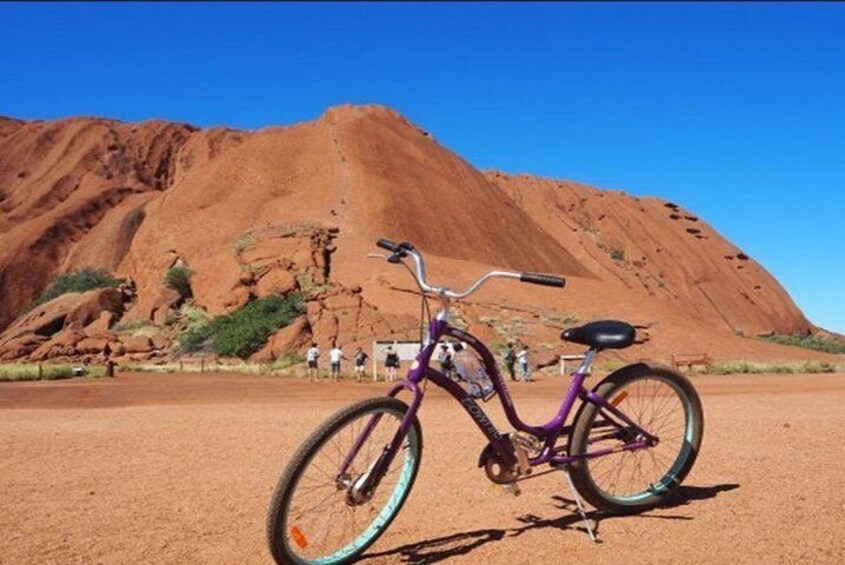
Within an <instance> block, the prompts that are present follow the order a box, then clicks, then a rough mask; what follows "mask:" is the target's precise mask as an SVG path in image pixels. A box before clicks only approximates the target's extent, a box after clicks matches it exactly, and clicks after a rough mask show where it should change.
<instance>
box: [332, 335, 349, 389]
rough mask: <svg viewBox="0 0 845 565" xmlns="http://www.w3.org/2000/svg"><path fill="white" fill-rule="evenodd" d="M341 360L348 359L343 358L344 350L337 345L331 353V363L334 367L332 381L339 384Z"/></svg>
mask: <svg viewBox="0 0 845 565" xmlns="http://www.w3.org/2000/svg"><path fill="white" fill-rule="evenodd" d="M341 359H346V357H344V356H343V350H342V349H341V348H340V347H339V346H338V345H337V344H335V346H334V347H332V350H331V351H329V361H330V363H331V367H332V381H333V382H337V379H338V377H339V376H340V360H341Z"/></svg>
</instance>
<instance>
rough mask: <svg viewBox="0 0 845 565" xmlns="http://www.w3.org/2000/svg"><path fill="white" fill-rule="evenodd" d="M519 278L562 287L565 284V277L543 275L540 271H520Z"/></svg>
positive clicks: (529, 281)
mask: <svg viewBox="0 0 845 565" xmlns="http://www.w3.org/2000/svg"><path fill="white" fill-rule="evenodd" d="M519 280H520V281H522V282H526V283H531V284H541V285H543V286H554V287H557V288H563V287H564V286H566V279H564V278H563V277H556V276H555V275H544V274H542V273H521V274H520V275H519Z"/></svg>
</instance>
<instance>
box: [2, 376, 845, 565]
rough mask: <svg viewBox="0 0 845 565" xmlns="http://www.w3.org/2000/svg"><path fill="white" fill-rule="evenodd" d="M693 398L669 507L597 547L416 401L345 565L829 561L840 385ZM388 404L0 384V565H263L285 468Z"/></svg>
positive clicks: (538, 409) (298, 393)
mask: <svg viewBox="0 0 845 565" xmlns="http://www.w3.org/2000/svg"><path fill="white" fill-rule="evenodd" d="M567 381H568V379H566V380H564V379H561V378H560V377H545V378H544V379H543V380H541V381H539V382H537V383H532V384H529V383H515V384H514V385H513V386H512V387H511V389H512V391H513V396H514V398H515V400H516V402H517V406H518V407H519V409H520V414H521V415H522V416H523V417H524V419H526V420H528V421H541V420H542V421H545V420H546V419H548V418H549V417H550V416H551V414H552V413H553V411H554V410H555V409H556V406H557V403H558V401H559V399H560V397H561V396H562V394H563V391H564V389H565V384H566V382H567ZM693 382H694V384H695V385H696V387H697V388H698V390H699V392H700V393H701V396H702V400H703V404H704V410H705V421H706V423H705V434H704V443H703V446H702V451H701V455H700V457H699V459H698V462H697V464H696V467H695V468H694V469H693V471H692V473H691V474H690V476H689V477H688V478H687V480H686V482H685V485H684V486H683V488H682V490H681V492H680V496H679V497H678V498H677V500H676V501H675V502H674V503H673V504H672V505H670V506H668V507H665V508H661V509H658V510H654V511H651V512H648V513H645V514H643V515H640V516H635V517H605V516H602V515H600V514H598V513H596V512H592V513H591V514H590V515H591V516H592V517H593V518H594V519H596V520H597V524H598V535H599V538H600V541H601V543H599V544H593V543H591V542H590V540H589V538H588V537H587V535H586V533H584V531H583V529H582V527H581V523H580V522H579V521H578V520H577V519H576V517H575V515H574V514H573V513H572V502H571V495H570V493H569V491H568V488H567V487H566V484H565V482H564V478H563V476H562V475H560V474H559V473H557V472H555V473H550V474H547V475H544V476H541V477H538V478H536V479H532V480H530V481H527V482H525V483H523V494H522V496H520V497H513V496H512V495H509V494H506V493H503V492H502V491H500V490H497V489H496V488H495V487H493V486H492V485H491V484H490V483H489V482H488V481H487V479H486V478H485V477H484V474H483V472H482V471H481V470H480V469H478V468H476V461H477V456H478V454H479V452H480V450H481V449H482V448H483V446H484V442H483V438H482V436H481V434H480V433H479V432H478V431H477V429H475V427H474V426H472V424H471V423H470V421H469V419H468V418H467V417H466V415H465V414H464V413H463V411H462V410H461V409H460V408H459V407H458V406H457V405H455V404H453V403H452V401H451V399H449V398H448V397H446V396H445V395H444V394H442V393H441V392H439V391H436V390H434V388H433V387H429V388H428V393H427V397H426V401H425V403H424V404H423V408H422V413H421V420H422V424H423V435H424V450H423V456H422V466H421V468H420V473H419V476H418V479H417V482H416V485H415V487H414V490H413V491H412V493H411V495H410V498H409V500H408V502H407V504H406V505H405V507H404V509H403V510H402V512H401V513H400V515H399V517H398V518H397V520H396V521H395V522H394V523H393V525H392V526H391V528H390V529H389V530H388V531H387V533H386V534H385V535H384V536H383V537H382V538H381V539H380V540H379V541H378V542H377V543H376V544H375V545H374V546H373V547H372V548H371V549H370V550H369V551H368V553H367V554H366V555H365V557H364V558H363V559H362V561H361V562H362V563H366V564H372V565H376V564H387V563H438V562H439V563H467V564H469V563H508V564H516V563H529V562H532V563H563V562H572V563H679V562H684V563H727V562H730V563H737V562H739V563H795V562H806V563H842V562H845V526H843V520H845V473H843V471H842V468H841V462H842V453H843V451H842V445H843V444H844V443H845V441H844V440H845V431H843V430H845V408H843V406H845V375H843V374H837V375H748V376H694V377H693ZM385 389H386V385H385V384H383V383H379V384H373V383H366V384H357V383H352V382H348V383H340V384H337V385H334V384H329V383H317V384H309V383H306V382H303V381H301V380H293V379H287V378H278V377H275V378H273V377H259V376H245V375H237V374H119V375H118V377H117V378H115V379H102V380H86V379H74V380H68V381H61V382H36V383H3V384H0V426H2V429H3V434H2V436H0V509H2V510H0V531H2V532H3V535H2V536H0V563H4V564H5V563H9V564H11V563H63V564H65V563H268V562H269V561H270V557H269V554H268V552H267V549H266V545H265V540H264V519H265V513H266V510H267V504H268V501H269V499H270V495H271V492H272V490H273V487H274V485H275V482H276V480H277V478H278V476H279V473H280V472H281V470H282V468H283V467H284V465H285V463H286V461H287V460H288V458H289V456H290V455H291V453H292V452H293V451H294V450H295V449H296V447H297V446H298V445H299V444H300V442H302V440H303V439H304V438H305V437H306V436H307V435H308V433H310V431H311V430H312V429H313V428H314V427H315V426H317V425H318V424H319V423H320V422H321V421H322V420H324V419H325V418H326V417H327V416H329V415H330V414H331V413H332V412H333V411H335V410H336V409H338V408H340V407H342V406H344V405H346V404H348V403H350V402H351V401H354V400H358V399H362V398H366V397H370V396H375V395H378V394H381V393H382V391H384V390H385ZM487 406H488V407H490V409H491V410H493V407H492V406H491V405H489V404H488V405H487ZM493 414H494V415H497V416H498V417H497V418H494V419H495V420H496V421H497V422H499V423H502V422H503V418H502V417H501V414H500V409H499V408H498V406H497V407H496V409H495V411H494V412H493Z"/></svg>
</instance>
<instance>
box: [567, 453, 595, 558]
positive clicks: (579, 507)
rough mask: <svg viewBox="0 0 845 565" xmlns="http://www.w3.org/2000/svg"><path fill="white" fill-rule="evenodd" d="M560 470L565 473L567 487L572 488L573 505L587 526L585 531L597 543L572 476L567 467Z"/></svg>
mask: <svg viewBox="0 0 845 565" xmlns="http://www.w3.org/2000/svg"><path fill="white" fill-rule="evenodd" d="M562 471H563V472H564V473H566V482H568V483H569V488H570V489H571V490H572V497H573V498H574V499H575V506H576V507H577V512H578V515H579V516H581V519H582V520H583V521H584V527H585V528H587V533H588V534H590V539H591V540H593V542H595V543H599V540H598V538H596V534H595V533H594V532H593V528H591V527H590V520H589V518H587V515H586V514H585V513H584V504H583V503H582V502H581V495H580V494H579V493H578V491H577V490H576V489H575V485H574V484H573V483H572V477H570V476H569V467H568V466H567V467H564V468H563V469H562Z"/></svg>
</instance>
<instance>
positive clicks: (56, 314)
mask: <svg viewBox="0 0 845 565" xmlns="http://www.w3.org/2000/svg"><path fill="white" fill-rule="evenodd" d="M102 312H112V313H113V314H116V315H120V314H122V313H123V294H122V293H121V292H120V291H119V290H117V289H116V288H98V289H95V290H89V291H88V292H71V293H68V294H63V295H61V296H59V297H56V298H54V299H53V300H51V301H49V302H47V303H45V304H42V305H40V306H38V307H36V308H34V309H32V310H31V311H29V312H27V313H26V314H24V315H23V316H21V317H20V318H18V320H16V321H15V322H14V323H13V324H12V325H10V326H9V327H8V328H6V330H5V331H4V332H3V334H2V335H1V336H0V344H2V343H4V342H6V341H9V340H10V339H14V338H16V337H19V336H23V335H26V334H36V335H40V336H43V337H50V336H52V335H54V334H56V333H58V332H60V331H62V330H63V329H69V328H73V329H82V328H83V327H85V326H87V325H88V324H90V323H91V322H94V321H95V320H97V319H98V318H99V317H100V314H101V313H102Z"/></svg>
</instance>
